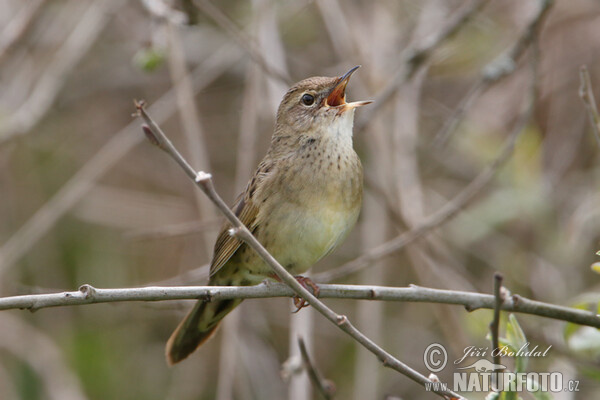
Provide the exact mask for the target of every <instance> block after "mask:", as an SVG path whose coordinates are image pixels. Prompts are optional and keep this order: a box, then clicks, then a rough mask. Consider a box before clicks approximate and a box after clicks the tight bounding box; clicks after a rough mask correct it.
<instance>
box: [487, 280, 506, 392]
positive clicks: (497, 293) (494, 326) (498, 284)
mask: <svg viewBox="0 0 600 400" xmlns="http://www.w3.org/2000/svg"><path fill="white" fill-rule="evenodd" d="M503 279H504V278H503V277H502V274H501V273H499V272H496V273H495V274H494V318H493V320H492V322H491V323H490V334H491V336H492V349H494V351H495V353H494V360H493V362H494V364H500V354H499V353H500V352H499V351H498V348H499V347H500V341H499V339H498V338H499V331H500V310H501V309H502V304H503V303H504V296H503V294H502V280H503ZM492 385H493V387H494V388H497V387H498V373H497V372H496V371H493V372H492Z"/></svg>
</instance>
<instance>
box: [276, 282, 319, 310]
mask: <svg viewBox="0 0 600 400" xmlns="http://www.w3.org/2000/svg"><path fill="white" fill-rule="evenodd" d="M271 278H273V279H275V280H276V281H277V282H281V279H279V277H278V276H277V275H275V274H273V275H272V276H271ZM294 278H296V280H297V281H298V283H299V284H301V285H302V287H303V288H305V289H306V290H309V288H310V289H312V292H313V294H314V295H315V296H316V297H319V293H320V292H321V289H320V288H319V286H318V285H317V284H316V283H315V282H314V281H313V280H312V279H310V278H309V277H307V276H302V275H296V276H294ZM292 300H293V301H294V305H295V306H296V310H295V311H294V313H297V312H298V311H300V310H302V309H303V308H304V307H308V305H309V304H308V302H307V301H306V300H305V299H303V298H302V297H300V296H294V297H292Z"/></svg>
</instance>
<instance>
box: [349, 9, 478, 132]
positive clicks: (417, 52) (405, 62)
mask: <svg viewBox="0 0 600 400" xmlns="http://www.w3.org/2000/svg"><path fill="white" fill-rule="evenodd" d="M488 1H489V0H473V1H471V2H470V3H469V4H468V5H467V6H464V7H463V8H461V9H460V10H459V11H458V12H457V13H456V15H455V16H454V18H453V19H452V20H451V21H450V22H449V23H448V24H447V25H446V26H445V27H444V28H443V29H442V30H441V31H440V32H439V33H438V34H437V35H436V36H434V37H429V38H427V39H426V40H424V41H423V43H419V44H417V45H415V46H411V47H409V48H407V49H405V50H404V51H403V52H402V55H401V57H400V59H401V61H400V68H399V70H398V71H397V72H396V74H395V75H394V76H393V77H392V78H391V79H390V83H389V84H388V85H387V86H386V87H385V88H384V89H383V90H381V91H380V92H379V93H378V94H377V95H375V101H374V102H373V104H372V105H371V106H370V107H369V109H368V110H365V112H363V113H361V115H362V117H361V118H360V119H359V120H358V121H357V123H356V130H357V131H358V132H360V131H362V130H363V129H364V128H365V127H366V126H367V124H368V123H369V121H370V120H371V119H372V118H373V115H375V113H376V112H377V111H378V110H379V109H380V108H381V107H383V106H384V105H385V104H386V103H387V102H388V100H390V99H391V98H392V96H393V95H394V94H395V93H396V91H397V90H398V88H400V86H402V85H403V84H404V83H405V82H407V81H408V80H410V79H411V78H412V76H413V75H414V73H415V72H416V71H417V70H418V69H419V67H420V66H421V65H423V64H424V63H425V62H426V61H427V60H428V59H429V58H430V57H431V55H432V54H433V51H434V50H435V49H436V48H438V47H439V46H440V45H441V44H442V43H444V42H445V41H446V40H448V39H449V38H451V37H452V36H453V35H454V34H456V33H457V32H458V31H459V30H460V28H462V27H463V26H464V25H465V24H466V22H467V21H469V19H471V17H473V15H475V13H477V12H478V11H479V10H480V9H481V8H482V7H483V6H484V5H485V4H487V2H488Z"/></svg>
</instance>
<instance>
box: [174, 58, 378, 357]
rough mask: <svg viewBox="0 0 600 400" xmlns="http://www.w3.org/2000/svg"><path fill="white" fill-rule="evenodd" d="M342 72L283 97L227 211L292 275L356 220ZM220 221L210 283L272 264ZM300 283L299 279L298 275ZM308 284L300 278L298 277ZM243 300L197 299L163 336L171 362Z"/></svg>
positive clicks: (355, 173)
mask: <svg viewBox="0 0 600 400" xmlns="http://www.w3.org/2000/svg"><path fill="white" fill-rule="evenodd" d="M357 69H358V66H356V67H354V68H352V69H351V70H350V71H348V72H347V73H346V74H344V75H343V76H341V77H333V78H326V77H313V78H308V79H305V80H303V81H300V82H298V83H297V84H295V85H294V86H292V88H291V89H290V90H288V92H287V93H286V94H285V96H284V97H283V100H282V101H281V104H280V105H279V109H278V111H277V121H276V125H275V132H274V133H273V137H272V139H271V146H270V148H269V150H268V152H267V155H266V156H265V158H264V159H263V160H262V162H261V163H260V164H259V166H258V169H257V170H256V172H255V173H254V176H253V177H252V179H251V180H250V182H249V183H248V185H247V186H246V190H245V191H244V193H242V194H241V195H240V196H239V197H238V199H237V201H236V202H235V205H234V206H233V208H232V210H233V211H234V212H235V214H236V215H237V216H238V218H239V219H240V220H241V221H242V222H243V223H244V225H246V226H247V227H248V229H249V230H250V231H251V232H252V233H253V234H254V236H255V237H256V238H257V239H258V241H259V242H260V243H262V245H263V246H264V247H265V248H266V249H267V250H268V251H269V252H270V253H271V254H272V255H273V256H274V257H275V259H277V261H279V263H280V264H281V265H283V266H284V267H285V268H286V269H287V270H288V271H289V272H290V273H291V274H293V275H298V274H301V273H304V272H306V271H307V270H308V269H309V268H310V267H311V266H313V265H314V264H315V263H316V262H317V261H319V260H320V259H321V258H323V257H324V256H326V255H327V254H329V253H330V252H331V251H332V250H333V249H334V248H335V247H336V246H337V245H339V244H340V243H341V242H342V241H343V239H344V238H345V237H346V235H347V234H348V232H350V230H351V228H352V227H353V226H354V224H355V222H356V219H357V218H358V214H359V211H360V208H361V204H362V187H363V172H362V165H361V163H360V160H359V158H358V156H357V155H356V153H355V152H354V149H353V147H352V126H353V124H354V109H355V108H356V107H360V106H363V105H365V104H369V103H370V101H359V102H353V103H346V85H347V84H348V80H349V79H350V76H351V75H352V73H353V72H354V71H356V70H357ZM230 227H231V226H230V225H229V224H225V225H224V226H223V228H222V229H221V232H220V234H219V236H218V238H217V242H216V244H215V248H214V255H213V259H212V262H211V266H210V280H209V283H208V284H209V285H212V286H249V285H256V284H258V283H260V282H262V281H263V280H265V279H266V278H273V277H274V275H273V271H272V270H271V268H270V267H269V266H268V265H267V264H266V263H265V262H264V261H263V260H262V259H261V258H260V257H259V256H258V254H256V253H255V252H254V250H252V249H251V248H250V247H248V246H247V245H246V244H244V243H242V242H241V241H240V240H239V239H237V238H235V237H233V236H231V235H230V234H229V233H228V229H229V228H230ZM298 279H299V281H301V282H303V278H302V277H298ZM304 283H306V281H304ZM241 301H242V300H241V299H232V300H219V301H213V302H207V301H202V300H200V301H198V302H197V303H196V306H195V307H194V308H193V309H192V311H191V312H190V313H189V314H188V315H187V317H186V318H185V319H184V320H183V321H182V322H181V323H180V324H179V326H178V327H177V329H176V330H175V332H173V334H172V335H171V338H170V339H169V341H168V342H167V348H166V356H167V362H168V364H169V365H172V364H175V363H177V362H179V361H181V360H183V359H184V358H186V357H187V356H189V355H190V354H191V353H192V352H193V351H194V350H196V348H198V347H199V346H200V345H201V344H203V343H204V342H206V341H207V340H208V339H209V338H210V337H211V335H212V334H213V333H214V331H215V330H216V328H217V326H218V324H219V322H220V321H221V320H222V319H223V317H225V315H227V314H228V313H229V312H230V311H231V310H233V309H234V308H235V307H236V306H237V305H239V304H240V303H241Z"/></svg>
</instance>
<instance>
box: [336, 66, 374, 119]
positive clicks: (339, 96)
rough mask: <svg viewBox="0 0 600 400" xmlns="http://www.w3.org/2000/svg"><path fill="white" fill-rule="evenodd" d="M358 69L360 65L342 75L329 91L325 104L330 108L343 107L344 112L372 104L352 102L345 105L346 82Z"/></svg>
mask: <svg viewBox="0 0 600 400" xmlns="http://www.w3.org/2000/svg"><path fill="white" fill-rule="evenodd" d="M359 68H360V65H357V66H356V67H354V68H352V69H351V70H350V71H348V72H346V73H345V74H344V75H342V76H340V77H339V78H338V80H337V83H336V84H335V86H334V87H333V89H331V92H330V93H329V95H328V96H327V100H326V104H327V105H328V106H330V107H339V106H344V107H343V108H344V110H347V109H351V108H355V107H360V106H364V105H367V104H369V103H372V101H354V102H352V103H346V86H347V85H348V81H349V80H350V77H351V76H352V74H353V73H354V71H356V70H357V69H359Z"/></svg>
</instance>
